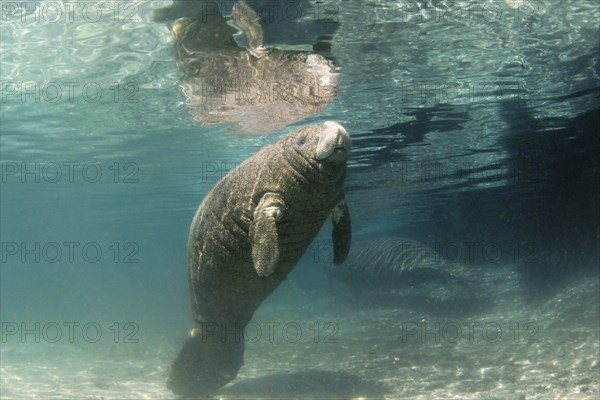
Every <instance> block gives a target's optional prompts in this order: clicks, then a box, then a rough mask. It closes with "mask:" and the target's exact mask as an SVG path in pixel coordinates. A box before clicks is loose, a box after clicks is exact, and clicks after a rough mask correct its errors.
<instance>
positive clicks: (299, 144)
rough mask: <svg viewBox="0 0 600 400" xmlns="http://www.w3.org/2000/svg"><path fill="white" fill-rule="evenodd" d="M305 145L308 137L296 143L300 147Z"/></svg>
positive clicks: (303, 137)
mask: <svg viewBox="0 0 600 400" xmlns="http://www.w3.org/2000/svg"><path fill="white" fill-rule="evenodd" d="M305 143H306V135H304V136H302V137H300V138H298V141H297V142H296V144H297V145H298V147H302V146H304V144H305Z"/></svg>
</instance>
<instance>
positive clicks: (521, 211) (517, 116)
mask: <svg viewBox="0 0 600 400" xmlns="http://www.w3.org/2000/svg"><path fill="white" fill-rule="evenodd" d="M590 94H592V95H594V96H595V97H598V96H599V94H600V90H599V88H595V90H593V91H591V92H582V95H590ZM564 98H565V99H567V98H570V96H565V97H564ZM501 115H502V117H503V118H504V121H505V122H506V123H507V124H508V125H509V126H510V133H509V135H507V136H506V137H505V139H503V140H502V144H503V145H504V146H505V147H506V149H507V150H508V151H509V152H510V156H509V159H508V164H509V168H511V169H512V170H514V171H518V178H519V179H517V180H516V182H515V184H514V185H512V187H511V188H510V190H509V193H511V194H512V196H511V198H510V204H511V208H510V210H509V212H510V213H511V217H512V219H513V220H514V221H515V222H514V226H513V229H515V230H516V231H517V232H518V234H519V236H520V237H521V238H523V239H529V240H531V241H532V242H533V243H534V245H535V247H536V248H535V253H536V254H535V255H536V259H535V260H534V261H536V262H521V263H520V267H521V270H522V272H523V276H524V278H525V283H526V284H527V286H528V289H529V291H530V294H532V295H537V294H543V293H542V292H543V291H544V289H546V288H548V287H552V286H554V285H555V284H556V283H560V282H563V281H564V280H565V278H569V277H574V276H578V275H581V274H584V273H588V272H590V271H591V272H592V273H595V274H596V275H597V274H598V270H599V269H600V263H599V262H598V260H600V158H599V157H598V155H599V154H600V135H599V134H598V129H599V128H600V108H596V109H594V110H591V111H588V112H585V113H582V114H580V115H578V116H577V117H575V118H572V119H567V118H547V119H544V120H540V119H536V118H535V117H534V112H533V110H531V109H530V108H529V107H528V105H527V104H526V103H525V102H518V101H516V102H505V103H502V104H501Z"/></svg>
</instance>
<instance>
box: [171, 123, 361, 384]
mask: <svg viewBox="0 0 600 400" xmlns="http://www.w3.org/2000/svg"><path fill="white" fill-rule="evenodd" d="M349 150H350V138H349V136H348V134H347V133H346V131H345V130H344V129H343V128H342V127H341V126H340V125H339V124H337V123H335V122H326V123H324V124H323V125H321V126H308V127H305V128H302V129H300V130H298V131H296V132H294V133H292V134H289V135H288V136H286V137H284V138H283V139H281V140H280V141H278V142H277V143H275V144H273V145H271V146H267V147H265V148H264V149H262V150H261V151H259V152H258V153H256V154H255V155H254V156H253V157H251V158H249V159H248V160H246V161H245V162H244V163H242V164H241V165H240V166H239V167H238V168H236V169H235V170H233V171H231V172H230V173H228V174H227V175H226V176H225V177H223V179H222V180H221V181H219V182H218V183H217V184H216V185H215V186H214V187H213V188H212V189H211V190H210V192H209V193H208V194H207V195H206V197H205V198H204V200H203V201H202V203H201V205H200V207H199V208H198V211H197V212H196V215H195V216H194V220H193V222H192V226H191V229H190V235H189V243H188V277H189V284H190V292H191V297H192V310H193V315H194V324H193V328H192V330H191V333H190V338H189V339H188V340H187V342H186V344H185V345H184V348H183V349H182V350H181V352H180V354H179V356H178V357H177V359H176V360H175V362H174V363H173V366H172V369H171V372H170V376H169V382H168V384H169V387H170V388H171V389H172V390H173V391H174V392H175V393H178V394H185V395H202V394H210V393H212V392H214V391H215V390H217V389H218V388H220V387H221V386H223V385H225V384H226V383H227V382H229V381H231V380H232V379H233V378H235V376H236V374H237V372H238V370H239V368H240V367H241V365H242V363H243V353H244V342H243V333H242V332H243V328H244V327H245V326H246V324H247V323H248V322H249V321H250V318H251V317H252V315H253V314H254V312H255V310H256V309H257V308H258V306H259V305H260V304H261V302H262V301H263V300H264V299H265V298H266V297H267V296H268V295H269V294H270V293H271V292H272V291H273V290H274V289H275V288H276V287H277V286H278V285H279V284H280V283H281V281H283V280H284V279H285V278H286V276H287V274H288V273H289V272H290V271H291V270H292V268H293V267H294V265H295V264H296V263H297V262H298V260H299V259H300V257H301V256H302V254H303V253H304V251H305V250H306V248H307V247H308V246H309V244H310V243H311V242H312V240H313V238H314V237H315V236H316V235H317V233H318V232H319V230H320V228H321V226H322V224H323V223H324V221H325V220H326V219H327V218H328V217H329V216H331V217H332V220H333V235H332V236H333V242H334V250H335V261H336V262H338V263H339V262H342V261H343V260H344V259H345V257H346V255H347V253H348V251H349V246H350V236H351V232H350V216H349V214H348V210H347V208H346V205H345V201H344V194H343V184H344V178H345V169H346V168H345V160H346V156H347V154H348V152H349ZM232 332H236V333H232Z"/></svg>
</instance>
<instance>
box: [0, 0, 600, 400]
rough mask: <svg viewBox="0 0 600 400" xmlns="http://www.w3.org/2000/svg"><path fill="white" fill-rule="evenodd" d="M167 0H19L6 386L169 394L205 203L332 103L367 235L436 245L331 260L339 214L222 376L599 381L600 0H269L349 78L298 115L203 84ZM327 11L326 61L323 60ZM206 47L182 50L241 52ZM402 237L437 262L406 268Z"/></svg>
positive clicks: (32, 391) (266, 386)
mask: <svg viewBox="0 0 600 400" xmlns="http://www.w3.org/2000/svg"><path fill="white" fill-rule="evenodd" d="M248 3H252V2H250V1H248ZM256 3H260V4H263V6H264V5H265V4H266V3H267V2H266V1H262V0H261V1H257V2H256ZM171 4H172V3H171V1H168V0H152V1H138V2H136V1H119V2H116V1H80V2H66V1H52V0H46V1H39V2H36V1H18V2H11V1H4V0H3V1H2V2H1V3H0V11H1V12H2V15H1V16H0V18H1V28H0V67H1V70H0V77H1V84H2V87H1V89H2V91H1V93H0V95H1V98H0V106H1V108H0V133H1V135H0V157H1V160H0V161H1V162H0V165H1V166H2V170H1V171H0V178H1V181H0V185H1V191H0V200H1V208H0V213H1V216H0V217H1V218H0V219H1V223H0V234H1V250H2V254H1V257H0V258H1V271H0V272H1V280H0V288H1V292H0V301H1V304H0V307H1V308H0V310H1V313H2V314H1V323H2V334H1V335H0V336H1V338H0V339H1V340H0V397H1V398H2V399H25V398H27V399H29V398H32V399H59V398H60V399H63V398H78V399H80V398H89V399H101V398H104V399H124V398H135V399H138V398H147V399H159V398H163V399H166V398H173V396H172V394H171V392H169V390H168V389H167V388H166V386H165V379H166V376H167V369H168V366H169V364H170V363H171V361H172V360H173V358H174V357H175V355H176V353H177V351H178V350H179V349H180V348H181V344H182V342H183V340H184V338H185V335H186V334H187V332H188V329H189V327H190V323H191V312H190V307H189V297H188V287H187V282H186V277H185V265H186V243H187V234H188V229H189V225H190V222H191V220H192V216H193V214H194V211H195V209H196V207H197V206H198V204H199V203H200V201H201V200H202V198H203V197H204V195H205V194H206V193H207V192H208V190H209V189H210V188H211V187H212V185H213V184H214V183H215V182H216V181H217V180H218V179H219V178H220V177H222V176H223V175H224V174H226V173H227V171H229V170H230V169H232V168H235V167H236V166H237V165H238V164H239V163H240V162H241V161H243V160H244V159H245V158H247V157H248V156H250V155H251V154H253V153H255V152H256V151H257V150H258V149H260V148H262V147H263V146H265V145H267V144H270V143H273V142H275V141H276V140H277V139H278V138H280V137H281V136H282V135H283V134H285V133H287V132H289V131H291V130H295V129H297V128H298V127H300V126H304V125H307V124H316V123H321V122H323V121H325V120H336V121H338V122H339V123H341V124H342V125H343V126H344V127H345V128H346V129H347V131H348V132H349V133H350V135H351V137H352V153H351V156H350V158H349V161H348V173H347V178H346V199H347V203H348V207H349V209H350V213H351V215H352V227H353V237H354V239H355V241H354V243H355V244H356V247H355V248H354V251H358V252H359V253H360V251H361V248H362V247H361V246H367V250H365V251H364V252H363V254H366V255H367V256H368V254H370V253H369V250H368V249H370V250H371V251H372V252H377V251H379V249H380V248H379V247H377V246H374V247H373V246H371V247H369V245H368V243H371V241H373V240H374V241H375V242H376V243H386V242H385V240H388V239H385V238H390V237H391V238H394V237H402V238H407V239H406V240H407V241H406V243H410V246H411V247H410V249H414V247H412V246H416V247H418V248H419V249H420V248H421V247H420V246H421V244H422V245H423V249H429V250H427V251H428V252H432V253H428V254H429V255H431V254H435V256H436V257H441V258H439V260H442V261H440V262H439V263H438V262H437V260H438V258H436V260H435V261H436V262H433V263H432V262H431V258H428V257H421V258H419V257H413V258H410V257H409V256H410V255H411V254H414V253H411V252H410V251H408V250H410V249H408V250H406V249H405V250H406V252H405V253H402V254H400V256H398V257H396V258H394V257H393V256H390V257H387V258H386V257H381V258H377V257H375V256H373V257H372V258H368V259H367V260H366V261H365V262H362V261H361V260H360V255H359V256H357V257H359V258H358V261H356V260H354V261H352V262H351V263H349V264H348V265H350V266H351V268H349V269H347V270H345V271H343V272H344V273H343V274H342V273H339V274H336V273H331V268H332V266H331V263H330V261H331V260H330V257H329V253H328V251H329V250H331V241H330V235H331V228H330V227H329V224H326V226H325V227H324V228H323V231H322V232H321V234H320V235H319V236H318V237H317V239H316V240H315V243H314V244H313V245H312V246H311V248H310V249H309V250H308V251H307V254H306V255H305V257H304V259H303V260H302V261H301V262H300V263H299V265H298V266H297V267H296V269H295V270H294V272H293V273H292V274H291V276H290V277H289V279H288V280H287V281H286V282H284V284H283V285H282V286H281V287H280V288H279V289H278V290H277V291H276V292H275V293H274V295H273V296H272V297H270V298H269V299H268V300H267V301H266V302H265V304H264V305H263V306H262V307H261V308H260V309H259V311H258V313H257V314H256V315H255V316H254V320H253V324H252V325H251V327H250V328H251V329H252V330H249V331H248V332H247V334H246V341H247V352H246V359H245V365H244V366H243V367H242V369H241V370H240V373H239V376H238V378H237V379H236V380H234V382H232V384H231V385H229V386H227V387H225V388H223V389H222V390H221V391H220V392H219V393H218V394H217V396H216V398H223V399H249V398H252V399H254V398H257V399H258V398H260V399H267V398H270V399H310V398H319V399H362V398H369V399H384V398H385V399H415V398H417V399H418V398H420V399H430V398H435V399H448V398H452V399H597V398H598V396H599V387H600V384H599V380H600V362H599V360H600V353H599V350H600V329H599V326H600V321H599V315H600V309H599V302H600V299H599V297H598V296H599V295H598V293H599V288H600V284H599V279H598V268H599V267H598V265H599V264H600V263H599V262H598V260H599V257H600V232H599V228H598V226H599V225H600V222H599V221H600V215H599V211H598V204H600V187H599V186H598V185H599V184H598V182H599V181H600V179H599V178H598V177H599V176H600V175H599V171H600V167H599V165H598V164H599V161H598V154H600V141H599V139H598V138H599V136H598V124H599V120H600V118H599V115H600V113H599V110H600V107H599V105H600V104H599V101H598V100H599V98H600V96H599V94H600V89H599V88H600V78H599V75H600V43H599V37H600V35H599V22H600V10H599V6H598V2H597V1H596V0H585V1H567V0H562V1H560V0H539V1H522V0H519V1H517V0H489V1H488V0H485V1H483V0H481V1H478V0H476V1H384V0H373V1H358V0H348V1H341V0H335V1H327V2H313V1H308V0H307V1H300V2H299V3H293V2H289V1H284V0H282V1H273V2H270V4H271V5H272V6H273V7H275V8H274V9H276V10H277V12H276V13H275V14H273V15H272V18H271V19H270V20H269V21H268V23H267V21H266V20H263V24H264V29H265V32H264V35H265V36H264V39H265V44H266V45H267V46H271V47H272V48H274V47H275V46H276V48H277V49H278V50H277V51H278V52H280V53H278V54H283V56H282V57H280V58H277V57H275V58H273V60H274V61H277V62H279V63H283V64H285V63H286V62H287V63H289V65H292V67H293V68H291V69H292V70H293V71H294V72H293V73H292V74H291V75H292V76H293V77H294V79H297V80H298V82H305V81H303V79H304V80H306V79H307V76H305V75H303V73H306V72H307V71H306V69H302V68H299V69H298V70H296V69H295V68H296V67H298V65H300V66H302V65H305V64H310V65H311V66H312V67H311V68H314V69H311V70H310V71H309V72H310V73H309V75H310V74H313V76H314V75H315V74H317V75H319V74H320V75H322V76H325V75H328V74H332V73H333V74H334V75H335V79H333V78H332V81H335V83H336V85H338V84H339V86H337V90H336V93H335V96H334V95H333V94H334V93H329V94H328V95H327V98H326V99H325V101H322V100H323V99H318V98H317V100H319V101H317V103H318V104H311V107H309V110H308V112H306V109H302V107H299V108H298V109H292V114H293V118H289V117H290V116H289V115H283V116H281V115H280V116H279V117H281V120H279V121H276V120H275V119H276V118H275V117H273V118H271V117H270V115H269V113H270V112H272V109H273V106H274V108H275V109H277V110H282V108H281V104H279V105H277V104H275V105H274V104H267V106H265V107H256V108H253V107H241V108H236V107H239V104H237V103H236V104H233V103H228V102H227V101H224V102H221V103H218V104H211V105H210V107H205V106H206V104H201V105H200V107H199V108H197V106H198V105H197V104H191V103H193V101H190V98H189V97H186V94H192V95H193V96H192V97H193V98H195V100H198V99H197V97H198V96H197V93H196V94H194V93H193V89H194V88H193V84H194V83H198V82H194V81H193V79H191V78H195V79H200V80H202V79H204V78H205V76H204V75H201V76H200V77H198V76H193V74H190V73H189V71H188V74H187V75H186V70H185V68H184V69H182V68H181V63H180V64H179V65H178V61H179V62H180V61H181V59H180V58H178V54H177V48H176V46H174V40H173V39H174V37H173V34H172V32H171V30H170V26H169V24H168V23H164V22H153V21H152V15H153V11H154V10H157V9H161V8H164V7H167V6H169V5H171ZM298 4H301V6H298ZM232 5H233V3H232V2H221V8H220V10H221V12H223V13H225V14H228V13H230V12H231V9H232ZM323 21H326V23H327V24H333V25H328V26H330V27H331V26H334V27H335V29H333V33H331V32H329V33H327V34H320V35H321V36H323V37H321V39H320V40H323V41H325V42H327V43H331V51H332V57H331V60H327V61H326V62H325V61H324V60H325V59H320V58H319V59H315V58H312V59H310V60H309V59H307V58H305V57H309V56H306V54H307V52H310V51H312V47H311V46H312V45H313V44H314V43H313V42H312V40H313V39H314V38H313V36H314V35H312V33H314V32H316V31H319V32H321V31H320V29H322V27H321V25H320V24H322V23H324V22H323ZM235 40H236V41H237V42H238V43H243V42H244V38H243V37H240V35H239V34H238V35H236V37H235ZM234 52H235V53H236V54H238V53H237V52H241V53H242V54H244V55H245V54H246V53H245V51H244V50H243V49H242V48H234ZM290 54H293V55H295V56H298V54H301V55H302V56H301V57H295V56H289V55H290ZM221 56H222V54H221ZM203 57H204V58H202V57H201V58H200V59H194V60H191V61H190V60H188V61H190V63H191V64H194V62H196V63H197V64H194V67H195V68H197V70H198V71H201V70H203V68H208V70H209V71H211V73H214V74H218V73H222V72H224V71H220V70H219V63H218V62H216V63H213V64H214V65H212V66H210V63H211V62H214V61H215V60H217V58H216V57H214V58H211V54H210V53H204V54H203ZM227 59H228V58H227V56H222V60H227ZM239 59H240V58H239V57H238V58H236V62H239ZM217 61H218V60H217ZM333 63H335V68H333V69H331V70H329V69H328V68H329V67H331V66H332V65H333ZM207 64H208V67H207ZM325 65H327V68H325ZM253 66H255V65H254V64H243V68H242V69H243V71H244V72H245V73H246V74H247V75H248V76H255V77H256V76H260V77H261V78H262V79H265V80H268V78H269V73H268V71H267V70H268V68H262V69H260V68H259V70H256V69H252V67H253ZM209 67H210V68H209ZM248 67H250V68H249V69H245V68H248ZM211 68H212V69H211ZM269 68H270V66H269ZM205 71H206V69H205ZM253 74H254V75H253ZM282 76H285V74H283V75H280V76H279V77H280V79H284V80H285V79H287V78H281V77H282ZM201 83H205V82H201ZM190 85H191V86H190ZM317 86H318V85H317ZM302 87H303V90H304V89H305V90H306V91H307V92H308V93H310V95H311V96H313V97H312V98H313V99H314V94H315V93H314V90H312V89H314V88H315V85H313V84H312V83H311V84H307V85H305V86H302ZM311 90H312V91H311ZM302 94H303V95H304V94H305V93H302ZM200 97H201V96H200ZM200 101H202V98H200ZM293 105H294V106H298V104H293ZM195 107H196V108H195ZM203 107H204V108H203ZM292 108H293V107H292ZM269 109H271V110H269ZM284 111H285V109H284ZM288 111H289V110H288ZM282 113H283V112H282ZM289 123H291V125H289V126H286V125H287V124H289ZM236 126H237V128H238V129H236ZM240 127H242V128H248V131H251V130H252V131H254V132H253V133H256V131H257V130H263V129H264V132H266V131H274V132H271V133H270V134H262V135H252V136H250V135H244V134H242V133H248V132H242V130H243V129H239V128H240ZM250 128H251V129H250ZM382 238H384V239H382ZM365 243H366V244H365ZM71 250H72V252H71ZM57 251H59V253H56V252H57ZM382 251H383V250H382ZM433 252H435V253H433ZM396 255H397V254H396ZM418 256H421V254H418ZM398 259H400V260H401V261H402V262H404V261H406V260H409V259H410V260H419V259H420V260H421V261H422V263H421V264H419V267H420V268H422V267H423V266H426V267H427V268H429V269H426V273H424V274H420V273H419V272H420V271H421V269H420V268H414V270H415V271H416V273H415V274H412V275H408V276H406V277H407V280H408V281H409V282H407V281H406V280H404V278H403V276H402V275H401V274H402V273H404V272H406V271H410V272H412V271H413V268H412V264H411V265H410V266H409V267H410V268H409V267H407V266H405V265H404V264H402V265H400V264H398V265H395V264H394V262H395V261H393V260H396V261H397V260H398ZM378 260H379V261H378ZM411 262H412V261H411ZM407 265H408V264H407ZM365 270H366V271H370V272H371V273H374V274H375V276H372V275H370V276H368V278H366V277H365V276H364V275H361V274H364V273H365ZM338 272H339V271H338ZM394 280H398V281H399V282H400V284H398V285H395V284H394V283H393V281H394ZM70 327H71V328H70ZM70 329H72V331H71V330H70ZM59 332H60V335H59V334H58V333H59ZM96 334H97V335H96ZM96 339H97V340H96Z"/></svg>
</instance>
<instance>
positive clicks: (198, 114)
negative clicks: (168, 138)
mask: <svg viewBox="0 0 600 400" xmlns="http://www.w3.org/2000/svg"><path fill="white" fill-rule="evenodd" d="M181 4H187V3H178V8H175V9H171V10H170V11H169V12H167V11H165V10H162V11H161V10H158V12H157V14H158V16H157V17H156V19H157V20H167V19H168V18H169V17H172V16H174V15H179V14H181V8H182V7H183V6H182V5H181ZM174 7H175V6H174ZM196 7H198V5H196ZM198 12H199V11H198V10H197V9H196V8H194V9H191V10H190V15H196V14H197V13H198ZM200 15H201V16H200V17H195V18H194V17H190V18H188V17H184V18H179V19H177V20H175V21H174V22H173V23H172V28H171V29H172V31H173V36H174V46H175V49H176V52H177V60H178V65H179V67H180V69H181V70H182V71H183V73H184V75H183V77H182V79H181V81H180V86H181V90H182V92H183V93H184V95H185V96H186V103H187V106H188V109H189V111H190V114H191V116H192V119H193V120H195V121H196V122H198V123H204V124H217V123H229V124H232V125H233V129H234V132H235V133H238V134H264V133H271V132H274V131H277V130H278V129H281V128H283V127H285V126H287V125H289V124H292V123H294V122H297V121H299V120H301V119H303V118H305V117H308V116H311V115H314V114H317V113H319V112H321V111H323V110H324V109H325V108H326V107H327V106H328V105H329V104H330V103H331V102H332V101H333V99H334V98H335V96H336V94H337V89H338V85H339V72H338V70H337V68H336V67H335V66H334V64H333V61H332V60H331V59H329V58H327V55H328V54H327V53H328V52H327V51H324V52H321V53H315V52H310V51H299V50H281V49H277V48H265V47H264V42H263V41H264V35H263V30H262V26H261V25H260V24H259V23H258V22H257V21H258V20H259V19H258V18H257V17H255V15H256V14H255V13H254V11H253V10H252V9H251V8H250V7H249V6H248V4H247V3H246V2H245V1H243V0H240V1H236V2H235V3H234V6H233V9H232V16H231V18H230V19H228V20H226V19H224V18H223V17H221V16H220V15H218V14H217V11H215V12H214V13H206V12H204V13H203V12H200ZM238 31H242V32H243V33H244V34H245V36H246V38H247V48H242V47H240V46H238V45H237V43H236V41H235V40H234V39H233V35H234V34H235V33H236V32H238Z"/></svg>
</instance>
